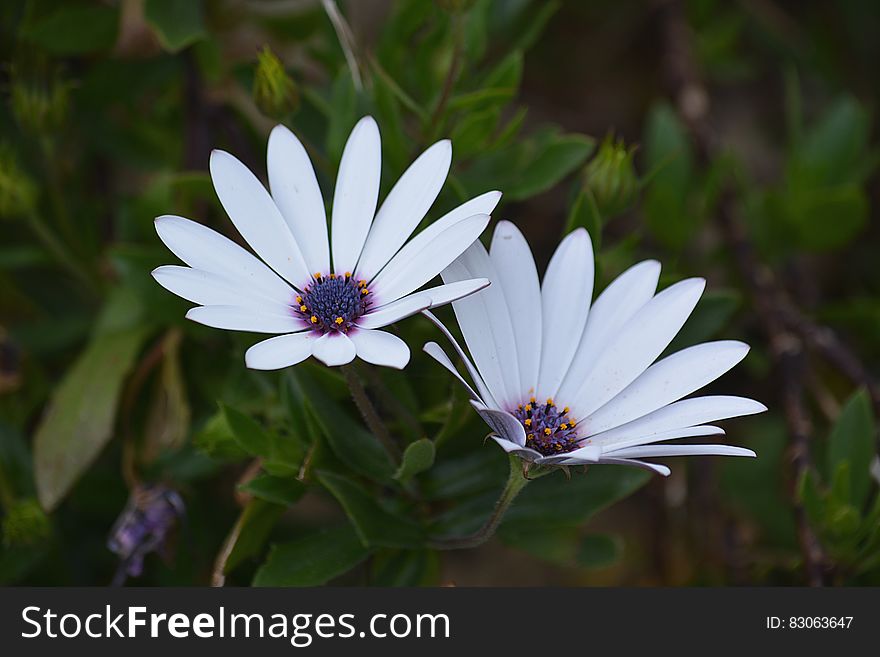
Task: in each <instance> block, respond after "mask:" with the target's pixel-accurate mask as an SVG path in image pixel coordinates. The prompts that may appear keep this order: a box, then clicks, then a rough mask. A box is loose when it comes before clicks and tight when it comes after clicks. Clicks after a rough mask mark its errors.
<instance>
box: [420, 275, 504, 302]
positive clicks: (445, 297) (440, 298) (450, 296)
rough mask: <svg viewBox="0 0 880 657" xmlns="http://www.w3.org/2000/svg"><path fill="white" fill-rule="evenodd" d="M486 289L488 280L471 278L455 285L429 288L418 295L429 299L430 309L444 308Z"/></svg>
mask: <svg viewBox="0 0 880 657" xmlns="http://www.w3.org/2000/svg"><path fill="white" fill-rule="evenodd" d="M486 287H489V279H488V278H471V279H469V280H466V281H459V282H457V283H449V284H447V285H438V286H437V287H429V288H426V289H424V290H422V291H421V292H419V294H425V295H427V296H429V297H431V308H437V307H438V306H445V305H446V304H447V303H452V302H453V301H458V300H459V299H464V298H465V297H469V296H470V295H472V294H474V293H475V292H479V291H480V290H482V289H484V288H486Z"/></svg>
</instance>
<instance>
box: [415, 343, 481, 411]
mask: <svg viewBox="0 0 880 657" xmlns="http://www.w3.org/2000/svg"><path fill="white" fill-rule="evenodd" d="M422 350H423V351H424V352H425V353H426V354H428V355H429V356H430V357H431V358H433V359H434V360H436V361H437V362H438V363H440V364H441V365H442V366H443V367H445V368H446V369H447V370H448V371H449V373H450V374H452V376H454V377H455V378H456V379H458V381H459V383H461V385H463V386H464V388H465V390H467V392H468V395H470V397H471V399H475V400H477V401H480V402H481V401H482V400H481V399H480V396H479V395H478V394H477V393H476V392H475V391H474V389H473V388H471V386H470V384H469V383H468V382H467V381H465V379H464V377H463V376H462V375H461V374H459V373H458V370H457V369H455V365H453V364H452V361H451V360H449V356H447V355H446V352H445V351H443V348H442V347H441V346H440V345H439V344H437V343H436V342H427V343H425V346H424V347H422Z"/></svg>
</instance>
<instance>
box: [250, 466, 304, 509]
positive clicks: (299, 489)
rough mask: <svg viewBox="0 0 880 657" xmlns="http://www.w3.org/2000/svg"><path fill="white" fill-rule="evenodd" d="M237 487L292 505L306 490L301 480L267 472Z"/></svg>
mask: <svg viewBox="0 0 880 657" xmlns="http://www.w3.org/2000/svg"><path fill="white" fill-rule="evenodd" d="M238 489H239V490H241V491H244V492H246V493H250V494H251V495H253V496H254V497H258V498H260V499H261V500H266V501H267V502H273V503H275V504H280V505H282V506H291V505H293V504H294V503H296V501H297V500H299V498H301V497H302V496H303V493H305V491H306V487H305V486H304V485H303V484H302V482H301V481H299V480H297V479H294V478H293V477H273V476H272V475H268V474H261V475H258V476H257V477H254V478H253V479H251V480H250V481H249V482H247V483H246V484H242V485H241V486H239V487H238Z"/></svg>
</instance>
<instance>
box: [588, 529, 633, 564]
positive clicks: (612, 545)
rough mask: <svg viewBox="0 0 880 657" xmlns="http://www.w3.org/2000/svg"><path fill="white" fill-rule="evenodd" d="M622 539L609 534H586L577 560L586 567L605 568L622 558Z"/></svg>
mask: <svg viewBox="0 0 880 657" xmlns="http://www.w3.org/2000/svg"><path fill="white" fill-rule="evenodd" d="M622 551H623V546H622V544H621V542H620V539H619V538H617V537H616V536H610V535H608V534H589V535H588V536H584V539H583V541H581V545H580V548H579V549H578V553H577V562H578V563H579V564H580V565H582V566H584V567H586V568H605V567H606V566H610V565H611V564H613V563H614V562H615V561H617V560H618V559H619V558H620V554H621V552H622Z"/></svg>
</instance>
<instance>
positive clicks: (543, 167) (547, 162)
mask: <svg viewBox="0 0 880 657" xmlns="http://www.w3.org/2000/svg"><path fill="white" fill-rule="evenodd" d="M594 146H595V143H594V141H593V140H592V139H591V138H589V137H587V136H586V135H574V134H572V135H551V136H549V137H548V138H546V139H543V140H541V142H540V143H538V144H536V146H535V152H534V153H532V154H531V155H532V157H529V158H528V161H527V162H525V163H524V170H522V171H521V172H520V175H519V177H518V179H517V181H516V184H515V186H514V187H513V189H512V190H511V192H510V194H509V195H510V197H511V198H512V199H513V200H522V199H526V198H529V197H531V196H535V195H536V194H540V193H541V192H543V191H546V190H548V189H550V188H551V187H553V186H554V185H555V184H557V183H558V182H559V181H560V180H562V179H563V178H565V176H567V175H568V174H570V173H571V172H572V171H574V170H575V169H577V168H578V167H579V166H581V165H582V164H583V163H584V162H585V161H586V159H587V158H588V157H589V156H590V153H592V152H593V148H594Z"/></svg>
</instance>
